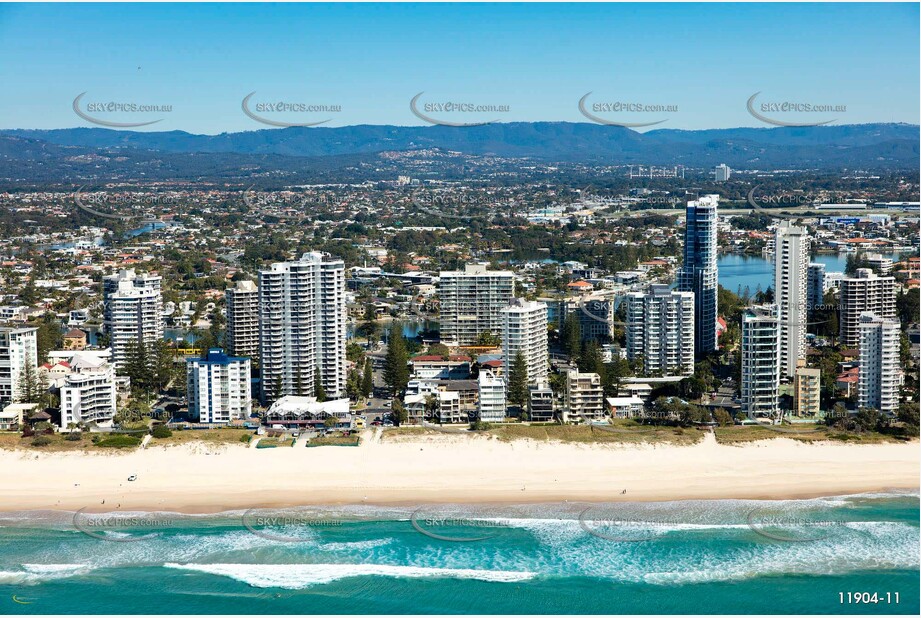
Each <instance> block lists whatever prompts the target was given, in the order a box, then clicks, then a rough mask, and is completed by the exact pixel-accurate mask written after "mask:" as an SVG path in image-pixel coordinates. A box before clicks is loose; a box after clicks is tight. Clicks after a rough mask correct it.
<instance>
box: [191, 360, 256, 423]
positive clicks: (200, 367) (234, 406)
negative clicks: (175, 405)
mask: <svg viewBox="0 0 921 618" xmlns="http://www.w3.org/2000/svg"><path fill="white" fill-rule="evenodd" d="M249 372H250V360H249V358H246V357H241V356H228V355H227V354H225V353H224V350H222V349H221V348H211V349H209V350H208V352H207V355H206V356H205V357H204V358H194V359H189V360H187V361H186V382H187V390H188V399H189V414H190V415H191V416H192V417H193V418H195V419H196V420H197V421H198V422H199V423H207V424H216V425H226V424H228V423H230V422H231V421H232V420H234V419H246V418H249V416H250V413H251V412H252V392H251V388H250V377H249Z"/></svg>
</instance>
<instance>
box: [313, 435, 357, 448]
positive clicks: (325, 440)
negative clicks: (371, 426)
mask: <svg viewBox="0 0 921 618" xmlns="http://www.w3.org/2000/svg"><path fill="white" fill-rule="evenodd" d="M360 441H361V439H360V438H359V437H358V436H357V435H352V436H342V435H336V436H324V437H322V438H311V439H310V441H309V442H308V443H307V446H308V447H310V446H358V443H359V442H360Z"/></svg>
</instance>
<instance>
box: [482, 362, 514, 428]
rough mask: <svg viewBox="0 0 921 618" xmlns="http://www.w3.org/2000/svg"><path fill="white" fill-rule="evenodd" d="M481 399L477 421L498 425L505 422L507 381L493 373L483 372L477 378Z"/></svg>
mask: <svg viewBox="0 0 921 618" xmlns="http://www.w3.org/2000/svg"><path fill="white" fill-rule="evenodd" d="M477 385H478V386H479V398H478V400H477V419H478V420H481V421H484V422H487V423H496V422H501V421H504V420H505V411H506V407H507V406H506V402H505V380H503V379H502V378H497V377H495V376H494V375H493V373H492V372H491V371H481V372H480V375H479V376H478V378H477Z"/></svg>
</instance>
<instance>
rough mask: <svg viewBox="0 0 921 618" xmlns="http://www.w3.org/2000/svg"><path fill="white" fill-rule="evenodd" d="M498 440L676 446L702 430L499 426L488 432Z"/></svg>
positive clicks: (620, 424) (629, 424) (631, 425)
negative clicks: (527, 439)
mask: <svg viewBox="0 0 921 618" xmlns="http://www.w3.org/2000/svg"><path fill="white" fill-rule="evenodd" d="M485 433H486V434H488V435H492V436H495V437H496V438H498V439H499V440H503V441H511V440H518V439H522V438H529V439H531V440H543V441H554V440H556V441H559V442H570V443H571V442H577V443H583V444H598V443H604V444H641V443H650V444H676V445H689V444H695V443H697V442H699V441H701V440H702V439H703V437H704V432H703V431H698V430H697V429H688V428H680V427H652V426H649V425H640V424H638V423H635V422H633V421H621V420H615V421H614V422H613V423H612V424H610V425H603V426H594V427H592V426H589V425H500V426H494V427H493V428H492V429H489V430H487V431H486V432H485Z"/></svg>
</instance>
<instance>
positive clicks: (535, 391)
mask: <svg viewBox="0 0 921 618" xmlns="http://www.w3.org/2000/svg"><path fill="white" fill-rule="evenodd" d="M528 420H530V421H531V422H532V423H549V422H550V421H552V420H553V389H552V388H550V384H548V383H547V382H543V383H539V384H532V385H530V386H529V387H528Z"/></svg>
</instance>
